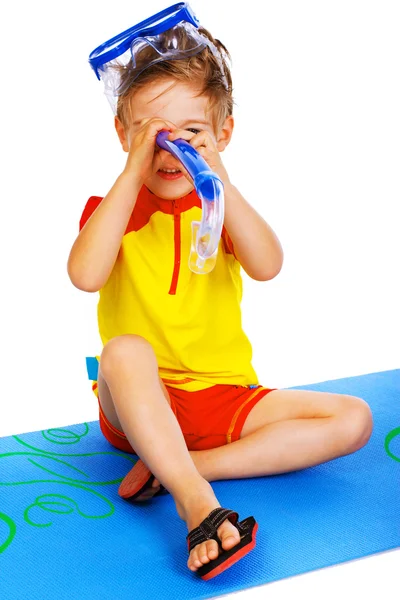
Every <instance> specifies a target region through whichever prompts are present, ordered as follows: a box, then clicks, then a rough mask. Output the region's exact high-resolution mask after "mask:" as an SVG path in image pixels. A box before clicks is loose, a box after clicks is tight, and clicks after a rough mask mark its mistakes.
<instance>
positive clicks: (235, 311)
mask: <svg viewBox="0 0 400 600" xmlns="http://www.w3.org/2000/svg"><path fill="white" fill-rule="evenodd" d="M102 199H103V198H101V197H98V196H91V197H90V198H89V200H88V201H87V203H86V206H85V209H84V211H83V213H82V217H81V220H80V229H82V227H83V226H84V225H85V223H86V221H87V220H88V219H89V217H90V216H91V214H92V213H93V212H94V211H95V210H96V208H97V206H98V205H99V204H100V202H101V201H102ZM194 220H195V221H200V220H201V201H200V199H199V198H198V196H197V194H196V191H195V190H194V189H193V191H192V192H190V193H189V194H187V195H186V196H184V197H182V198H179V199H177V200H164V199H162V198H159V197H158V196H156V195H155V194H153V193H152V192H151V191H150V190H149V189H148V188H147V187H146V186H145V185H143V186H142V188H141V190H140V192H139V195H138V198H137V201H136V204H135V207H134V209H133V211H132V215H131V217H130V219H129V222H128V225H127V227H126V231H125V234H124V236H123V238H122V243H121V248H120V251H119V253H118V257H117V259H116V262H115V264H114V267H113V270H112V272H111V274H110V276H109V278H108V281H107V282H106V284H105V285H104V286H103V288H102V289H101V290H100V292H99V293H100V299H99V303H98V307H97V316H98V325H99V333H100V337H101V340H102V343H103V344H104V345H105V344H106V343H107V342H108V341H109V340H110V339H111V338H113V337H116V336H118V335H122V334H127V333H130V334H137V335H140V336H142V337H144V338H145V339H146V340H148V342H150V344H151V345H152V347H153V349H154V352H155V355H156V357H157V361H158V366H159V375H160V377H161V378H162V379H163V381H164V383H166V384H168V385H171V386H176V387H179V388H181V389H187V390H189V391H195V390H199V389H204V388H207V387H210V386H211V385H215V384H217V383H223V384H234V385H252V384H253V385H254V384H257V383H258V379H257V375H256V373H255V371H254V369H253V367H252V364H251V359H252V348H251V345H250V342H249V340H248V338H247V336H246V335H245V333H244V331H243V329H242V317H241V310H240V303H241V299H242V278H241V274H240V264H239V262H238V260H237V259H236V257H235V254H234V248H233V245H232V241H231V239H230V238H229V236H228V233H227V231H226V229H225V228H224V229H223V233H222V237H221V241H220V244H219V249H218V257H217V262H216V265H215V267H214V269H213V270H212V271H211V272H210V273H208V274H205V275H204V274H202V275H198V274H195V273H193V272H192V271H191V270H190V269H189V266H188V260H189V253H190V245H191V223H192V221H194Z"/></svg>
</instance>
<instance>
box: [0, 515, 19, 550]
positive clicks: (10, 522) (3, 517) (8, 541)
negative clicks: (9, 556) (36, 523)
mask: <svg viewBox="0 0 400 600" xmlns="http://www.w3.org/2000/svg"><path fill="white" fill-rule="evenodd" d="M0 521H4V522H5V523H6V524H7V525H8V528H9V531H10V532H9V534H8V538H7V539H6V541H5V542H4V543H3V544H0V554H1V553H2V552H4V550H5V549H6V548H7V547H8V546H9V545H10V544H11V542H12V541H13V539H14V537H15V533H16V531H17V526H16V524H15V523H14V521H13V520H12V519H10V517H9V516H8V515H5V514H4V513H2V512H0Z"/></svg>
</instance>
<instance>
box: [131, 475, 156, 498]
mask: <svg viewBox="0 0 400 600" xmlns="http://www.w3.org/2000/svg"><path fill="white" fill-rule="evenodd" d="M160 487H161V486H160V482H159V481H158V480H157V479H154V481H153V483H152V485H151V487H149V488H147V489H146V490H144V492H143V494H140V496H137V498H135V502H143V501H144V500H150V498H152V497H153V496H154V494H157V492H159V491H160Z"/></svg>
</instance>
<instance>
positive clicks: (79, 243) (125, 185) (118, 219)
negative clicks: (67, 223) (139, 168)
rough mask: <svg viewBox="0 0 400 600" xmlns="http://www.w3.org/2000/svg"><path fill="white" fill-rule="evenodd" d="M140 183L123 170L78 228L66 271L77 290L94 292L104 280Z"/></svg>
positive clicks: (112, 261) (130, 212)
mask: <svg viewBox="0 0 400 600" xmlns="http://www.w3.org/2000/svg"><path fill="white" fill-rule="evenodd" d="M140 187H141V184H140V181H139V179H138V178H137V177H136V178H135V175H134V174H132V175H130V174H129V173H125V172H124V173H122V174H121V175H120V176H119V177H118V178H117V180H116V182H115V183H114V185H113V187H112V188H111V190H110V191H109V192H108V194H107V195H106V196H105V197H104V198H103V200H102V201H101V202H100V204H99V206H98V207H97V208H96V210H95V211H94V213H93V214H92V216H91V217H90V218H89V220H88V221H87V223H86V224H85V225H84V227H83V228H82V229H81V231H80V233H79V235H78V237H77V238H76V240H75V242H74V245H73V246H72V249H71V252H70V255H69V258H68V266H67V268H68V275H69V277H70V279H71V281H72V283H73V284H74V286H75V287H77V288H78V289H80V290H83V291H85V292H97V291H98V290H99V289H100V288H102V287H103V285H104V284H105V283H106V281H107V279H108V277H109V275H110V273H111V271H112V268H113V266H114V263H115V261H116V258H117V256H118V252H119V249H120V247H121V240H122V237H123V235H124V233H125V229H126V226H127V223H128V221H129V217H130V215H131V214H132V210H133V208H134V206H135V203H136V199H137V196H138V193H139V190H140Z"/></svg>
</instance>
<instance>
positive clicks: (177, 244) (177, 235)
mask: <svg viewBox="0 0 400 600" xmlns="http://www.w3.org/2000/svg"><path fill="white" fill-rule="evenodd" d="M173 202H174V271H173V273H172V281H171V287H170V288H169V292H168V293H169V294H171V295H174V294H176V288H177V286H178V278H179V269H180V265H181V215H180V211H179V198H177V199H176V200H174V201H173Z"/></svg>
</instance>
